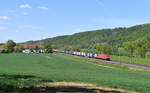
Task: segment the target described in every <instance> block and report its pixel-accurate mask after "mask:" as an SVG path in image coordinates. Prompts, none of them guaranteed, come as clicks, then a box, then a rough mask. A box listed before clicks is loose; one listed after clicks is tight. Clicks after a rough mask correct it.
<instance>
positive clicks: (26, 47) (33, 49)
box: [20, 44, 44, 53]
mask: <svg viewBox="0 0 150 93" xmlns="http://www.w3.org/2000/svg"><path fill="white" fill-rule="evenodd" d="M20 46H21V47H22V52H23V53H43V52H44V45H35V44H20Z"/></svg>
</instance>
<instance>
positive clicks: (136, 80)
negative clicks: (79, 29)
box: [0, 54, 150, 93]
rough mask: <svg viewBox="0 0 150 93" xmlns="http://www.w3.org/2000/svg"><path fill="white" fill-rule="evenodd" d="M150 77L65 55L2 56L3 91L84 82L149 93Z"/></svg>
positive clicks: (143, 73)
mask: <svg viewBox="0 0 150 93" xmlns="http://www.w3.org/2000/svg"><path fill="white" fill-rule="evenodd" d="M149 79H150V73H148V72H140V71H133V70H128V69H123V68H117V67H109V66H103V65H97V64H94V63H91V62H90V61H89V62H88V61H85V60H82V59H77V58H74V57H71V56H68V55H62V54H0V89H3V88H5V89H10V88H15V87H16V86H22V85H37V84H39V83H43V82H59V81H66V82H83V83H91V84H96V85H98V86H103V87H110V88H121V89H125V90H132V91H137V92H141V93H149V92H150V88H149V86H150V80H149Z"/></svg>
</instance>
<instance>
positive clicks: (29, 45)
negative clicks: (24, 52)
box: [21, 44, 44, 49]
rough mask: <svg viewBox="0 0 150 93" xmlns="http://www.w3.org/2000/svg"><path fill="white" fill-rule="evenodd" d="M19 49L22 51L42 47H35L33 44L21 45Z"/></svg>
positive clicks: (40, 46)
mask: <svg viewBox="0 0 150 93" xmlns="http://www.w3.org/2000/svg"><path fill="white" fill-rule="evenodd" d="M21 47H22V48H24V49H35V48H44V46H43V45H35V44H21Z"/></svg>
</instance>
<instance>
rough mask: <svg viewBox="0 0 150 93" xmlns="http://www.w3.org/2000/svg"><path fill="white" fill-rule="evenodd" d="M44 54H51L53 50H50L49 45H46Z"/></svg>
mask: <svg viewBox="0 0 150 93" xmlns="http://www.w3.org/2000/svg"><path fill="white" fill-rule="evenodd" d="M45 53H53V49H52V46H51V45H47V46H46V47H45Z"/></svg>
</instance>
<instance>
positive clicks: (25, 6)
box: [19, 4, 31, 8]
mask: <svg viewBox="0 0 150 93" xmlns="http://www.w3.org/2000/svg"><path fill="white" fill-rule="evenodd" d="M19 7H20V8H31V6H30V5H29V4H22V5H20V6H19Z"/></svg>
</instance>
